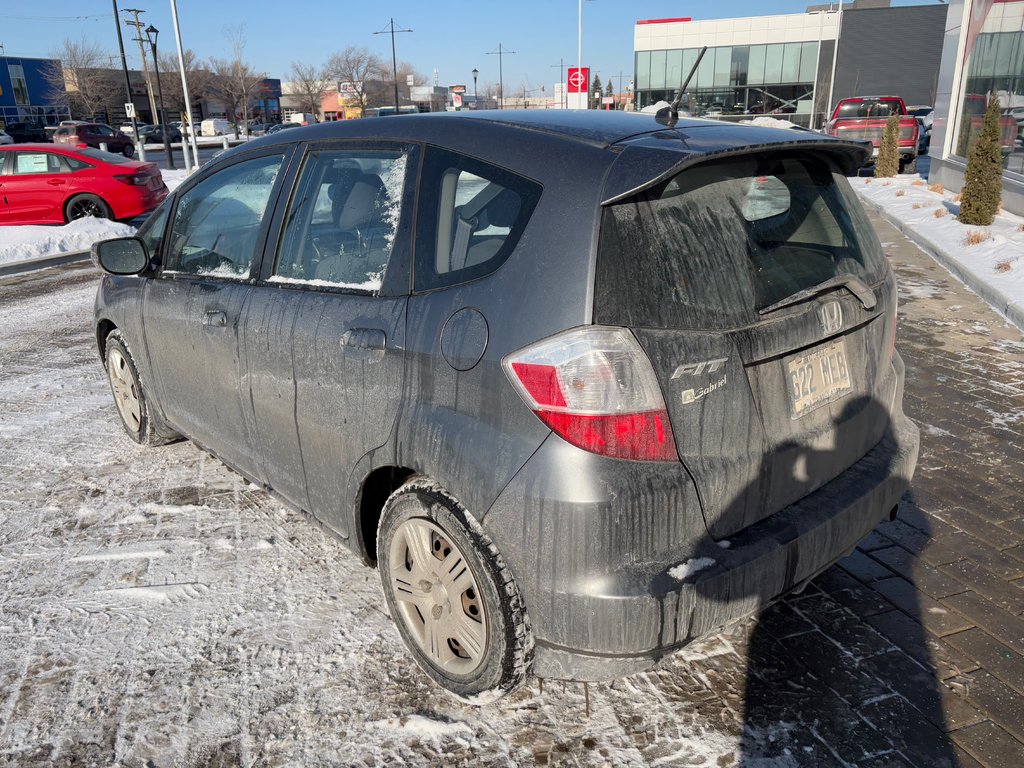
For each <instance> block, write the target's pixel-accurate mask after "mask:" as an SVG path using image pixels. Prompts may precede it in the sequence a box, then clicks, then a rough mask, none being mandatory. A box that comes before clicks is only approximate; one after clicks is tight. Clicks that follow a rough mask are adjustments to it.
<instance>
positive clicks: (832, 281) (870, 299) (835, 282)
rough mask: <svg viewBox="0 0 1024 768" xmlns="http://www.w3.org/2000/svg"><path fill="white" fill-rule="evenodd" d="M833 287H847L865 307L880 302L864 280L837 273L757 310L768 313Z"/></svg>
mask: <svg viewBox="0 0 1024 768" xmlns="http://www.w3.org/2000/svg"><path fill="white" fill-rule="evenodd" d="M833 288H846V289H847V290H849V291H850V293H852V294H853V295H854V296H856V297H857V298H858V299H860V303H861V304H863V305H864V309H874V308H875V304H877V303H878V299H877V298H876V297H875V292H874V291H872V290H871V288H870V287H869V286H868V285H866V284H865V283H864V281H863V280H861V279H860V278H857V277H854V276H853V275H836V276H835V277H830V278H829V279H828V280H825V281H824V282H821V283H818V284H817V285H815V286H812V287H810V288H804V289H803V290H802V291H797V292H796V293H794V294H791V295H789V296H787V297H786V298H784V299H782V300H780V301H776V302H775V303H774V304H769V305H768V306H767V307H763V308H762V309H759V310H757V312H758V314H761V315H767V314H769V313H771V312H774V311H775V310H777V309H782V308H783V307H790V306H792V305H794V304H799V303H800V302H802V301H807V299H810V298H813V297H815V296H817V295H818V294H820V293H825V291H830V290H832V289H833Z"/></svg>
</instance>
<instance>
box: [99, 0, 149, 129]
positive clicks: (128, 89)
mask: <svg viewBox="0 0 1024 768" xmlns="http://www.w3.org/2000/svg"><path fill="white" fill-rule="evenodd" d="M110 2H111V3H113V4H114V26H115V27H116V28H117V47H118V50H120V51H121V69H123V70H124V95H125V99H127V101H126V102H125V103H126V104H131V103H132V81H131V80H129V79H128V62H127V60H126V59H125V58H124V38H122V37H121V14H120V13H119V12H118V10H117V0H110ZM89 118H90V119H91V118H92V115H89ZM132 136H134V137H135V142H136V143H138V141H139V129H138V126H137V125H136V123H135V113H134V111H133V112H132Z"/></svg>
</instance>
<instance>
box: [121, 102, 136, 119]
mask: <svg viewBox="0 0 1024 768" xmlns="http://www.w3.org/2000/svg"><path fill="white" fill-rule="evenodd" d="M124 114H125V116H126V117H135V105H134V104H133V103H132V102H130V101H129V102H125V105H124Z"/></svg>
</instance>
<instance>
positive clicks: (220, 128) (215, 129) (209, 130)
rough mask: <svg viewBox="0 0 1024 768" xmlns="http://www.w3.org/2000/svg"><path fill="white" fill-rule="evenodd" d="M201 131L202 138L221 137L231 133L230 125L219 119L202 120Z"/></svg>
mask: <svg viewBox="0 0 1024 768" xmlns="http://www.w3.org/2000/svg"><path fill="white" fill-rule="evenodd" d="M201 130H202V133H203V136H223V135H225V134H228V133H231V132H232V128H231V123H229V122H228V121H227V120H225V119H223V118H221V117H211V118H209V119H207V120H203V124H202V128H201Z"/></svg>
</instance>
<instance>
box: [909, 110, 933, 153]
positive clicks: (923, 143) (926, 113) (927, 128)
mask: <svg viewBox="0 0 1024 768" xmlns="http://www.w3.org/2000/svg"><path fill="white" fill-rule="evenodd" d="M907 114H908V115H912V116H913V117H915V118H917V122H918V123H920V126H921V128H920V131H919V133H918V141H917V154H918V155H925V154H927V153H928V148H929V147H930V146H931V143H932V125H933V124H934V123H935V107H929V106H927V105H923V104H920V105H918V104H915V105H908V106H907Z"/></svg>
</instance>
